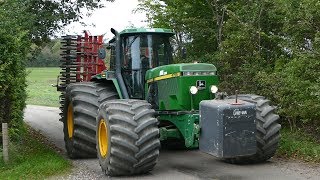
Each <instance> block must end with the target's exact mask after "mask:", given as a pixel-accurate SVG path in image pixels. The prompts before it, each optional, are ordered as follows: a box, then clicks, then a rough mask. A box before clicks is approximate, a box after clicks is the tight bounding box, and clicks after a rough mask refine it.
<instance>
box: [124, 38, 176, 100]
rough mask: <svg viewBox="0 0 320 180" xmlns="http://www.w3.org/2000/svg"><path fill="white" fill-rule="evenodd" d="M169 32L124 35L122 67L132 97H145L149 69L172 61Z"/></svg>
mask: <svg viewBox="0 0 320 180" xmlns="http://www.w3.org/2000/svg"><path fill="white" fill-rule="evenodd" d="M170 37H171V36H170V35H168V34H139V35H133V36H127V37H124V39H123V43H122V51H123V53H121V54H122V58H121V67H122V74H123V78H124V81H125V83H126V85H127V87H128V93H129V96H130V98H138V99H142V98H144V97H143V96H144V82H145V80H144V78H145V74H146V71H147V70H148V69H151V68H154V67H158V66H163V65H167V64H170V63H172V52H171V50H172V47H171V45H170Z"/></svg>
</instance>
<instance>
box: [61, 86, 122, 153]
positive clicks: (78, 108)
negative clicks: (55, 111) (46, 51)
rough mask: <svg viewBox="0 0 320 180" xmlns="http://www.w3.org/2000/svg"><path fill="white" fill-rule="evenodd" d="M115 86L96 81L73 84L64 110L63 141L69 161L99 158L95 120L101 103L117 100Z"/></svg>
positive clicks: (69, 89) (68, 91)
mask: <svg viewBox="0 0 320 180" xmlns="http://www.w3.org/2000/svg"><path fill="white" fill-rule="evenodd" d="M117 98H118V94H117V92H116V90H115V89H114V87H113V86H105V85H101V84H99V83H94V82H82V83H73V84H70V85H69V86H68V87H67V89H66V93H65V101H64V106H63V108H64V109H63V111H62V122H63V131H64V141H65V147H66V150H67V154H68V156H69V157H70V158H72V159H74V158H92V157H96V156H97V155H96V154H97V151H96V140H95V138H96V117H97V115H98V108H99V106H100V104H101V103H103V102H105V101H108V100H111V99H117Z"/></svg>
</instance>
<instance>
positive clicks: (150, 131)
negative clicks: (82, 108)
mask: <svg viewBox="0 0 320 180" xmlns="http://www.w3.org/2000/svg"><path fill="white" fill-rule="evenodd" d="M154 113H155V111H154V110H153V109H151V105H150V104H149V103H147V102H146V101H142V100H128V99H120V100H112V101H107V102H105V103H103V104H101V106H100V108H99V114H98V117H97V126H96V127H97V137H96V140H97V152H98V153H97V154H98V158H99V163H100V166H101V168H102V171H104V172H105V173H106V174H107V175H110V176H124V175H133V174H143V173H147V172H149V171H151V170H152V169H153V168H154V166H155V165H156V163H157V159H158V156H159V149H160V141H159V129H158V127H157V124H158V120H157V119H156V118H155V117H154Z"/></svg>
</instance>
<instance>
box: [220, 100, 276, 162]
mask: <svg viewBox="0 0 320 180" xmlns="http://www.w3.org/2000/svg"><path fill="white" fill-rule="evenodd" d="M228 98H229V99H235V98H236V97H235V96H229V97H228ZM238 99H241V100H243V101H247V102H250V103H254V104H256V129H257V131H256V140H257V152H256V154H254V155H250V156H243V157H236V158H227V159H225V161H226V162H229V163H233V164H251V163H261V162H264V161H267V160H268V159H270V158H271V157H273V156H274V154H275V153H276V150H277V148H278V144H279V141H280V129H281V125H280V124H278V120H279V115H277V114H275V112H274V111H275V108H274V107H272V106H270V105H269V102H270V101H269V100H267V99H265V98H264V97H263V96H258V95H250V94H240V95H238Z"/></svg>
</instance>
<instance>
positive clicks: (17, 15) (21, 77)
mask: <svg viewBox="0 0 320 180" xmlns="http://www.w3.org/2000/svg"><path fill="white" fill-rule="evenodd" d="M105 1H108V0H104V1H101V0H59V1H39V0H3V1H0V19H1V21H0V122H8V123H9V127H10V129H9V132H10V135H11V137H13V138H14V139H17V138H19V136H21V135H22V134H23V132H24V130H23V129H24V128H23V126H22V122H23V121H22V120H23V109H24V107H25V100H26V90H25V89H26V79H25V77H26V75H27V73H26V70H25V66H26V60H27V59H28V58H30V54H31V55H32V53H34V52H33V51H32V48H30V47H32V44H33V45H37V46H40V47H41V45H42V44H43V42H48V39H49V37H50V36H52V35H53V34H54V32H56V31H57V30H61V28H62V27H63V26H65V25H66V24H68V23H70V22H73V21H79V20H80V19H81V17H82V15H83V13H82V10H83V8H85V9H87V10H88V12H89V13H90V12H91V10H93V9H95V8H99V7H102V6H103V2H105ZM110 1H112V0H110ZM54 48H57V46H48V47H47V48H44V49H42V53H41V54H42V55H47V54H48V52H49V51H52V52H55V53H57V52H58V51H57V50H54ZM41 54H40V56H41ZM55 56H56V54H55V55H54V57H52V59H54V58H56V57H55ZM38 58H39V59H41V58H42V59H43V57H38Z"/></svg>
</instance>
